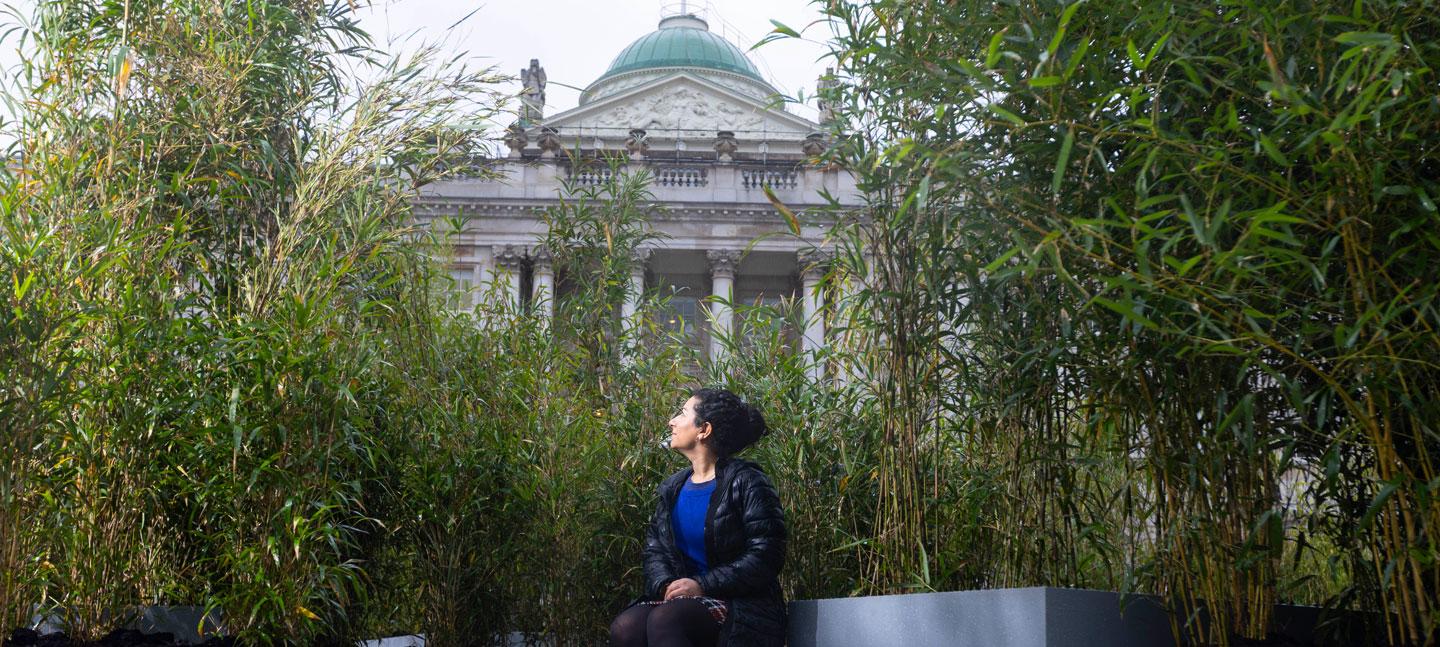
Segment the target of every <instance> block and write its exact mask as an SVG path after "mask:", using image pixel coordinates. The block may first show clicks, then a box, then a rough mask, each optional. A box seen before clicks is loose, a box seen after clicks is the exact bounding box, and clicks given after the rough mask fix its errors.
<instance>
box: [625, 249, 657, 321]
mask: <svg viewBox="0 0 1440 647" xmlns="http://www.w3.org/2000/svg"><path fill="white" fill-rule="evenodd" d="M650 251H651V250H650V248H648V247H642V248H639V249H636V250H634V251H632V252H631V254H632V258H631V263H632V264H631V265H630V285H629V286H628V287H627V288H626V289H625V303H623V304H621V306H620V321H621V323H622V324H623V325H624V326H625V329H626V330H627V331H628V330H630V329H631V328H632V327H633V326H634V325H635V323H636V321H635V315H636V313H638V312H639V311H640V297H641V296H644V294H645V263H646V261H648V260H649V258H650Z"/></svg>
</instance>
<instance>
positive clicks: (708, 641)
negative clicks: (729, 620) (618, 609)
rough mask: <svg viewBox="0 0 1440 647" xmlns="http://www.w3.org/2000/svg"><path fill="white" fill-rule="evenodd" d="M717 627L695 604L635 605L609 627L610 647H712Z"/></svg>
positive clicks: (690, 602)
mask: <svg viewBox="0 0 1440 647" xmlns="http://www.w3.org/2000/svg"><path fill="white" fill-rule="evenodd" d="M719 639H720V625H719V624H716V622H715V618H713V617H712V616H711V615H710V611H709V610H708V609H706V608H705V605H703V604H701V603H700V602H699V601H697V600H685V599H681V600H671V601H669V602H666V603H665V604H662V605H659V606H654V605H649V604H637V605H635V606H633V607H630V608H629V609H626V610H625V611H624V612H622V613H621V614H620V615H619V616H617V617H616V618H615V622H612V623H610V645H611V647H702V646H703V647H715V644H716V642H717V641H718V640H719Z"/></svg>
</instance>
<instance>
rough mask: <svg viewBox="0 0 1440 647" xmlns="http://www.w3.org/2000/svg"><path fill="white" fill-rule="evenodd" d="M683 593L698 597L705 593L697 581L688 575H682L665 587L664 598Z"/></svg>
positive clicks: (671, 597)
mask: <svg viewBox="0 0 1440 647" xmlns="http://www.w3.org/2000/svg"><path fill="white" fill-rule="evenodd" d="M683 595H689V596H694V597H698V596H701V595H705V592H704V591H702V590H700V583H699V582H696V581H695V580H692V579H690V578H688V577H682V578H680V579H678V580H675V581H674V582H671V583H670V586H667V587H665V599H666V600H667V601H668V600H670V599H673V598H678V597H680V596H683Z"/></svg>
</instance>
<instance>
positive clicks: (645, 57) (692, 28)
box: [595, 15, 768, 85]
mask: <svg viewBox="0 0 1440 647" xmlns="http://www.w3.org/2000/svg"><path fill="white" fill-rule="evenodd" d="M657 67H700V68H706V69H711V70H721V71H724V72H731V73H734V74H739V75H742V76H746V77H749V78H752V79H754V80H756V81H759V82H761V83H765V79H764V77H762V76H760V71H759V70H757V69H755V64H754V63H751V62H750V59H749V58H746V56H745V53H744V52H742V51H740V48H738V47H736V46H734V45H731V44H730V42H729V41H727V40H725V39H724V38H721V37H719V36H716V35H715V34H712V33H710V29H709V25H708V24H706V23H705V21H704V20H701V19H699V18H697V17H695V16H689V15H684V16H671V17H669V18H666V19H664V20H661V21H660V29H658V30H656V31H653V32H650V33H649V34H646V35H644V36H641V37H640V39H639V40H637V41H635V42H633V43H631V44H630V46H629V47H626V48H625V49H624V50H623V51H621V52H620V55H619V56H616V57H615V60H614V61H612V62H611V63H610V69H608V70H606V71H605V74H603V75H601V76H600V78H599V79H596V80H595V81H596V83H599V82H600V81H601V80H604V79H607V78H610V77H612V76H615V75H617V74H624V73H625V72H634V71H636V70H645V69H651V68H657ZM767 85H768V84H767Z"/></svg>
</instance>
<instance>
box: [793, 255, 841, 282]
mask: <svg viewBox="0 0 1440 647" xmlns="http://www.w3.org/2000/svg"><path fill="white" fill-rule="evenodd" d="M795 260H796V262H798V263H799V264H800V276H801V277H803V278H805V279H809V280H817V281H818V280H819V279H820V277H822V276H824V275H825V266H826V265H829V264H830V261H833V260H835V252H834V251H833V250H829V249H819V248H812V249H802V250H800V251H798V252H795Z"/></svg>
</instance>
